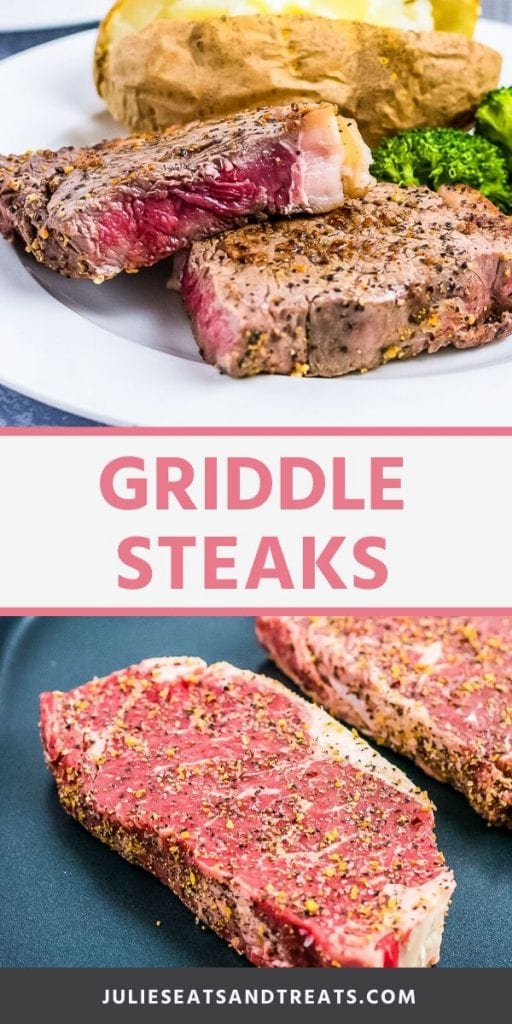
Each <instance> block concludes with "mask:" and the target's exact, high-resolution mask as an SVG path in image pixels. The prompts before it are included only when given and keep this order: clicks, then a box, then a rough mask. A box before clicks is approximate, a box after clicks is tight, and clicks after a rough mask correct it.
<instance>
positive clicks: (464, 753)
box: [257, 616, 512, 828]
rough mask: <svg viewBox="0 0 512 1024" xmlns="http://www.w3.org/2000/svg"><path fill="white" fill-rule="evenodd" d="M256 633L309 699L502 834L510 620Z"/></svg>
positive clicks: (509, 757) (402, 621)
mask: <svg viewBox="0 0 512 1024" xmlns="http://www.w3.org/2000/svg"><path fill="white" fill-rule="evenodd" d="M257 634H258V637H259V639H260V641H261V643H262V644H263V645H264V646H265V647H266V649H267V650H268V652H269V654H270V656H271V657H272V659H273V660H274V661H275V662H276V664H277V665H279V666H280V668H282V670H283V672H286V674H287V675H288V676H290V678H291V679H293V680H294V681H295V682H296V683H297V684H298V685H299V686H300V687H302V689H303V690H304V691H305V692H306V693H307V694H309V696H310V697H312V698H313V699H314V700H316V701H318V702H319V703H321V704H323V705H324V707H326V708H328V710H329V711H330V712H331V713H332V714H333V715H336V716H338V717H340V718H343V719H344V720H345V721H346V722H349V723H350V724H351V725H355V726H356V727H357V728H358V729H361V731H362V732H364V733H366V734H367V735H368V736H372V737H373V739H375V740H377V742H378V743H384V744H386V745H387V746H389V747H392V748H393V750H398V751H399V752H400V753H401V754H406V755H407V756H408V757H411V758H412V759H413V761H415V762H416V764H418V765H419V766H420V767H421V768H423V769H424V771H426V772H428V774H429V775H433V776H434V778H436V779H439V780H440V781H442V782H450V783H451V784H452V786H455V788H456V789H459V790H460V791H461V792H462V793H464V794H465V796H466V797H467V799H468V800H469V802H470V804H471V806H472V807H473V808H474V809H475V811H477V812H478V813H479V814H481V815H482V817H484V818H486V820H487V821H488V822H489V823H490V824H492V825H504V826H505V827H508V828H512V618H495V617H487V618H486V617H478V618H416V619H414V618H406V617H392V618H380V619H379V618H377V619H375V618H371V619H365V618H351V617H348V616H342V617H339V618H322V617H320V618H317V617H314V618H269V617H264V618H261V619H259V620H258V622H257Z"/></svg>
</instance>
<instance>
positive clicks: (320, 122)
mask: <svg viewBox="0 0 512 1024" xmlns="http://www.w3.org/2000/svg"><path fill="white" fill-rule="evenodd" d="M342 135H344V136H345V138H346V145H347V153H348V157H347V159H348V160H350V158H351V152H352V149H351V147H353V146H354V145H358V146H359V154H360V159H361V161H362V164H363V165H364V166H365V167H366V171H364V168H363V169H361V168H356V171H357V173H356V175H355V176H356V178H357V179H358V180H359V179H361V180H362V181H363V184H364V183H365V182H369V181H370V178H369V175H368V173H367V170H368V166H369V162H370V159H371V154H370V151H369V150H368V149H367V147H365V146H364V144H363V143H362V140H361V139H360V136H359V134H358V132H357V128H356V127H355V126H354V125H353V124H349V123H348V122H344V123H342V122H341V120H340V121H338V119H337V117H336V110H335V108H334V107H333V106H332V105H331V104H328V103H297V104H290V105H289V106H285V107H275V108H268V107H267V108H263V109H261V110H257V111H247V112H245V113H241V114H236V115H233V116H231V117H227V118H225V119H223V120H216V121H207V122H204V123H195V124H192V125H189V126H188V127H186V128H182V129H171V130H169V131H167V132H165V133H164V134H161V135H160V134H159V135H138V136H133V137H131V138H128V139H116V140H114V141H109V142H100V143H99V144H98V145H96V146H92V147H90V148H86V149H76V148H73V147H67V148H65V149H61V150H59V151H58V152H52V151H50V150H48V151H40V152H35V153H27V154H25V155H23V156H9V157H3V158H0V231H1V232H2V233H3V234H4V236H5V237H6V238H13V237H15V236H16V235H19V236H21V238H22V239H23V240H24V242H25V245H26V247H27V249H28V251H29V252H31V253H32V254H33V255H34V256H35V258H36V259H37V260H39V262H41V263H44V264H45V265H46V266H48V267H50V268H51V269H53V270H58V271H59V272H60V273H61V274H64V275H65V276H68V277H85V278H92V279H93V280H95V281H97V282H100V281H102V280H105V279H106V278H110V277H113V276H114V275H115V274H117V273H119V272H120V271H121V270H128V271H134V270H137V269H138V268H140V267H145V266H150V265H152V264H153V263H156V262H157V261H158V260H161V259H164V258H165V257H167V256H169V255H170V254H171V253H173V252H175V251H177V250H178V249H182V248H184V247H185V246H187V245H189V244H190V242H191V241H192V240H193V239H197V238H204V237H207V236H208V235H211V234H213V233H215V232H219V231H224V230H226V229H229V228H233V227H238V226H240V225H243V224H246V223H247V221H248V220H250V219H254V218H259V219H261V218H265V217H266V216H269V215H275V214H281V215H284V214H289V213H296V212H300V213H305V212H323V211H325V210H330V209H332V208H333V207H335V206H337V205H338V204H339V203H341V202H342V201H343V179H344V178H345V179H346V178H347V175H348V179H349V180H348V187H349V188H350V173H351V168H350V167H347V168H344V167H343V160H344V145H343V142H342ZM354 140H355V141H354ZM361 170H363V173H362V177H361ZM365 175H366V176H365Z"/></svg>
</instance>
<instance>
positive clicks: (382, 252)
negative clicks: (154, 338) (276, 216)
mask: <svg viewBox="0 0 512 1024" xmlns="http://www.w3.org/2000/svg"><path fill="white" fill-rule="evenodd" d="M181 288H182V296H183V301H184V303H185V307H186V309H187V311H188V313H189V316H190V319H191V322H192V328H193V331H194V335H195V337H196V340H197V343H198V345H199V349H200V351H201V353H202V355H203V357H204V359H205V360H206V361H207V362H209V363H213V364H214V365H216V366H217V367H218V368H219V369H220V370H222V371H223V372H225V373H229V374H231V375H232V376H234V377H245V376H250V375H253V374H257V373H280V374H291V375H294V376H307V375H309V376H318V377H335V376H339V375H340V374H345V373H349V372H351V371H359V372H361V373H364V372H366V371H367V370H370V369H372V368H374V367H376V366H379V365H380V364H381V363H387V362H389V361H390V360H393V359H405V358H407V357H409V356H416V355H419V353H421V352H429V353H432V352H437V351H438V350H439V349H441V348H443V347H445V346H447V345H454V346H455V347H456V348H473V347H476V346H480V345H485V344H487V343H488V342H491V341H495V340H498V339H500V338H503V337H504V336H505V335H507V334H509V333H510V332H511V331H512V218H510V217H506V216H504V215H503V214H501V213H500V212H499V211H498V210H497V209H496V207H495V206H493V204H492V203H490V202H489V201H488V200H487V199H484V197H483V196H482V195H481V194H480V193H479V192H475V191H473V190H472V189H469V188H465V187H460V186H457V187H445V188H442V189H440V190H439V192H437V193H436V192H431V191H430V190H429V189H426V188H399V187H398V186H396V185H390V184H386V183H379V184H378V185H376V186H375V187H374V188H371V189H370V190H369V191H368V192H367V193H366V195H365V196H364V197H363V198H355V199H351V200H349V201H347V202H346V203H345V204H344V205H343V206H342V207H341V208H340V209H337V210H335V211H333V212H332V213H329V214H327V215H326V216H324V217H314V218H308V219H305V218H303V217H300V218H297V219H294V220H292V221H288V222H286V221H281V222H278V223H273V224H268V225H256V226H252V227H247V228H243V229H241V230H239V231H236V232H232V233H231V234H228V235H225V236H222V237H220V238H216V239H212V240H210V241H207V242H197V243H195V244H194V245H192V247H191V250H190V255H189V258H188V260H187V262H186V265H185V267H184V269H183V273H182V284H181Z"/></svg>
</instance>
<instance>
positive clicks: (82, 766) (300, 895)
mask: <svg viewBox="0 0 512 1024" xmlns="http://www.w3.org/2000/svg"><path fill="white" fill-rule="evenodd" d="M41 729H42V739H43V744H44V749H45V755H46V759H47V762H48V765H49V767H50V769H51V771H52V773H53V775H54V777H55V780H56V783H57V788H58V791H59V796H60V799H61V802H62V804H63V806H64V807H65V809H66V810H67V811H68V812H69V813H70V814H71V815H72V816H73V817H75V818H77V819H78V821H80V822H81V823H82V824H83V825H84V826H85V827H86V828H88V829H89V830H90V831H91V832H92V833H93V834H94V835H95V836H97V837H98V838H99V839H101V840H102V841H103V842H105V843H107V844H108V845H109V846H111V847H113V849H115V850H117V852H118V853H120V854H122V856H124V857H126V858H127V860H129V861H132V862H133V863H134V864H138V865H140V866H142V867H144V868H147V870H148V871H151V872H153V874H155V875H156V876H157V877H158V878H159V879H160V880H161V881H162V882H163V883H164V884H165V885H168V886H169V887H170V888H171V889H172V890H173V892H175V893H176V894H177V895H178V896H179V897H180V899H182V900H183V902H184V903H185V904H186V905H187V907H189V908H190V910H192V911H193V913H194V914H195V915H196V917H197V918H198V919H199V920H200V921H202V922H204V923H205V924H207V925H209V926H210V927H211V928H213V929H214V931H216V932H218V934H219V935H221V936H222V937H223V938H225V939H227V941H228V942H229V943H230V944H231V945H232V946H233V947H234V949H236V950H237V951H238V952H240V953H244V954H245V955H246V956H247V957H248V958H249V960H251V961H252V962H253V963H254V964H256V965H258V966H261V967H264V966H266V967H293V966H313V967H314V966H316V967H322V966H327V967H332V966H335V967H341V966H371V967H397V966H408V965H411V966H426V965H429V964H432V963H435V962H436V961H437V959H438V957H439V947H440V942H441V936H442V930H443V922H444V916H445V913H446V909H447V906H448V903H449V900H450V896H451V893H452V890H453V886H454V883H453V877H452V874H451V872H450V871H448V870H447V869H446V868H445V867H444V861H443V857H442V854H440V853H439V851H438V850H437V847H436V843H435V836H434V819H433V815H432V805H431V804H430V802H429V800H428V797H427V796H426V794H424V793H420V791H419V790H418V789H416V788H415V787H413V786H412V784H411V783H410V782H409V781H408V779H407V778H406V777H405V776H404V775H403V774H402V773H401V772H400V771H398V770H397V769H396V768H394V767H392V765H390V764H388V762H386V761H385V760H384V759H383V758H382V757H380V755H379V754H377V753H376V752H375V751H373V750H372V749H371V748H370V747H369V746H368V745H367V744H366V742H365V741H364V740H361V739H360V738H359V737H358V736H357V735H355V734H353V733H351V732H350V731H348V730H347V729H345V728H343V727H342V726H340V725H339V724H338V723H336V722H335V721H334V720H333V719H332V718H330V717H329V715H327V714H326V713H325V712H324V711H322V710H321V709H319V708H315V707H314V706H313V705H311V704H308V703H306V702H305V701H304V700H302V699H301V698H300V697H297V696H295V694H293V693H291V691H289V690H287V689H286V688H285V687H283V686H281V685H280V684H279V683H276V682H274V681H273V680H271V679H267V678H266V677H264V676H257V675H253V674H252V673H250V672H243V671H241V670H240V669H238V668H234V667H233V666H232V665H228V664H226V663H221V664H217V665H212V666H210V667H209V668H208V667H207V666H206V665H205V664H204V662H202V661H200V660H199V659H196V658H183V659H173V658H163V659H154V660H151V661H145V662H142V663H141V664H140V665H135V666H132V667H131V668H128V669H125V670H124V671H122V672H116V673H114V674H113V675H111V676H109V677H108V678H106V679H99V680H95V681H93V682H90V683H87V684H86V685H85V686H80V687H78V689H75V690H72V691H71V692H70V693H60V692H55V693H44V694H43V695H42V697H41Z"/></svg>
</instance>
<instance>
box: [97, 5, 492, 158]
mask: <svg viewBox="0 0 512 1024" xmlns="http://www.w3.org/2000/svg"><path fill="white" fill-rule="evenodd" d="M500 67H501V58H500V56H499V54H497V53H495V52H494V50H491V49H489V48H488V47H486V46H484V45H482V44H480V43H476V42H473V41H471V40H469V39H466V38H465V37H464V36H461V35H455V34H452V33H444V32H410V31H402V30H400V29H389V28H383V27H378V26H374V25H369V24H366V23H363V22H350V21H344V20H330V19H327V18H318V17H307V16H294V15H278V16H275V15H243V16H237V17H214V18H208V19H206V20H201V21H181V20H171V19H165V20H160V21H156V22H153V23H150V24H149V25H147V27H146V28H143V29H142V30H140V31H134V30H131V31H128V32H127V33H126V34H124V33H121V34H120V35H119V36H118V37H117V38H116V39H115V41H114V42H112V43H111V45H106V44H105V29H103V31H102V33H101V34H100V39H99V42H98V50H97V54H96V81H97V86H98V89H99V92H100V94H101V95H102V96H103V97H104V99H105V101H106V103H107V106H108V108H109V110H110V111H111V113H112V114H113V116H114V117H115V118H116V120H118V121H120V122H121V124H123V125H124V126H126V127H127V128H129V129H130V130H131V131H133V132H139V131H159V130H161V129H165V128H169V127H170V126H172V125H181V124H186V123H187V122H189V121H193V120H196V119H198V120H204V119H206V118H209V117H214V116H215V117H218V116H223V115H224V114H231V113H233V112H235V111H239V110H243V109H244V108H248V107H257V106H265V105H275V104H282V103H288V102H291V101H292V100H296V99H299V98H307V99H310V100H315V99H316V100H328V101H329V102H331V103H335V104H337V105H338V107H339V110H340V113H342V114H344V115H345V116H347V117H353V118H355V119H356V120H357V123H358V125H359V128H360V131H361V134H362V136H363V138H364V139H365V142H367V143H368V145H369V146H375V145H376V144H377V143H378V142H380V140H381V139H382V138H384V137H386V136H388V135H390V134H393V133H394V132H397V131H399V130H401V129H407V128H413V127H418V126H422V125H430V126H433V127H435V126H442V125H451V124H458V125H464V124H467V123H468V122H469V121H470V120H471V117H472V114H473V112H474V110H475V108H476V107H477V105H478V103H479V101H480V99H481V98H482V96H483V95H484V93H486V92H487V91H489V90H490V89H493V88H494V87H495V86H496V85H497V83H498V80H499V74H500Z"/></svg>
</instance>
